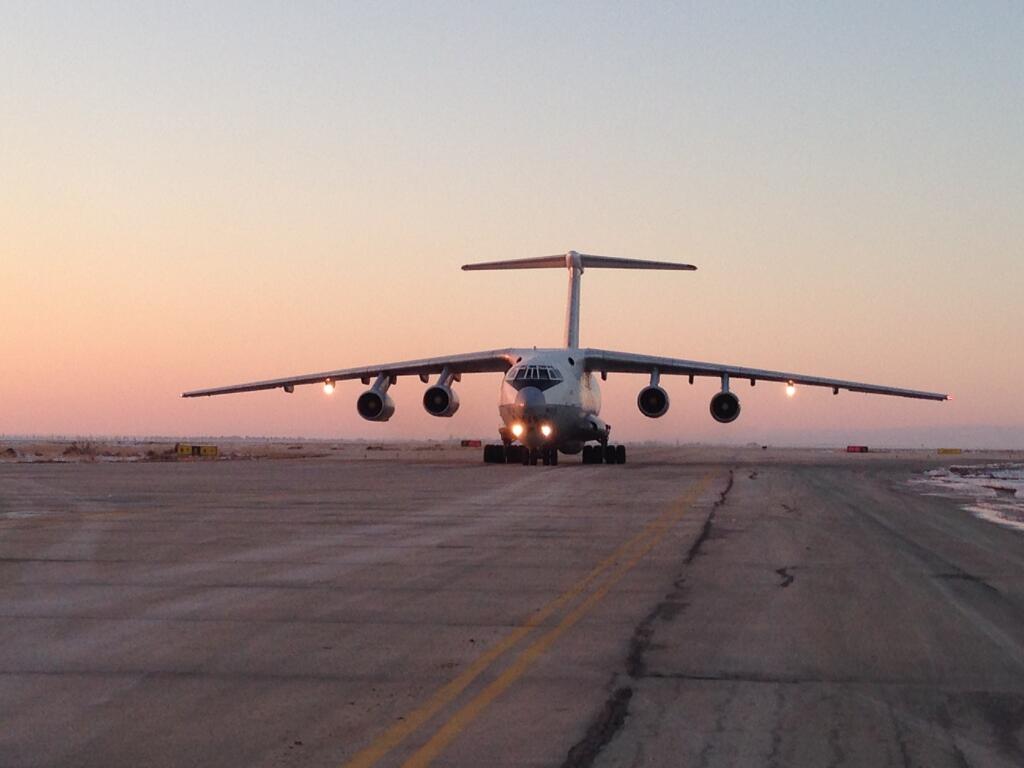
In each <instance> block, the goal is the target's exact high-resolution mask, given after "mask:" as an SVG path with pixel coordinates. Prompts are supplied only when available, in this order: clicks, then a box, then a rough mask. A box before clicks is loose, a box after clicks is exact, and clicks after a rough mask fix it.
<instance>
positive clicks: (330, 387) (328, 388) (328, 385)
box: [324, 379, 334, 395]
mask: <svg viewBox="0 0 1024 768" xmlns="http://www.w3.org/2000/svg"><path fill="white" fill-rule="evenodd" d="M324 394H325V395H333V394H334V381H332V380H331V379H327V381H325V382H324Z"/></svg>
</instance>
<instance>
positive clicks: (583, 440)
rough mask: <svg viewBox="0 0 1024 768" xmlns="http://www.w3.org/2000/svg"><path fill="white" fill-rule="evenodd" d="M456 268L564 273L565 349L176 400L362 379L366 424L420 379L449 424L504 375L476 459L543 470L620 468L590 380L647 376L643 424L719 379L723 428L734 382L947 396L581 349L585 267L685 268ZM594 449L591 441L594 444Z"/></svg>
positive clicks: (277, 382)
mask: <svg viewBox="0 0 1024 768" xmlns="http://www.w3.org/2000/svg"><path fill="white" fill-rule="evenodd" d="M462 269H463V270H466V271H473V270H485V269H487V270H489V269H566V270H568V273H569V295H568V302H567V307H566V313H565V344H564V345H563V346H562V347H557V348H549V349H537V348H536V347H533V348H509V349H494V350H489V351H485V352H470V353H468V354H458V355H448V356H443V357H430V358H425V359H422V360H406V361H403V362H397V363H384V364H381V365H366V366H360V367H358V368H341V369H339V370H334V371H324V372H321V373H310V374H304V375H301V376H290V377H288V378H284V379H270V380H267V381H254V382H249V383H246V384H235V385H232V386H227V387H216V388H213V389H198V390H193V391H191V392H185V393H183V394H182V397H207V396H210V395H226V394H233V393H236V392H253V391H257V390H266V389H282V390H284V391H285V392H288V393H291V392H294V391H295V387H297V386H301V385H306V384H322V385H323V386H324V391H325V392H328V393H330V392H332V391H333V390H334V386H335V384H336V383H337V382H339V381H345V380H350V379H360V380H361V381H362V383H363V384H364V385H368V386H369V389H367V390H366V391H365V392H363V393H362V394H361V395H360V396H359V398H358V399H357V400H356V410H357V411H358V412H359V415H360V416H362V417H363V418H364V419H366V420H368V421H388V420H389V419H390V418H391V417H392V416H393V415H394V412H395V403H394V400H392V398H391V396H390V395H389V394H388V388H389V387H391V386H392V385H394V384H395V382H396V381H397V380H398V377H399V376H419V378H420V381H422V382H423V383H424V384H427V383H429V381H430V377H431V376H434V375H436V376H437V379H436V380H435V381H434V383H433V384H432V385H431V386H429V387H427V389H426V391H425V392H424V394H423V407H424V408H425V409H426V411H427V413H429V414H430V415H432V416H437V417H441V418H447V417H451V416H454V415H455V412H456V411H458V409H459V398H458V395H457V394H456V392H455V390H454V388H453V384H454V383H456V382H459V381H461V380H462V376H463V375H464V374H471V373H501V374H503V376H502V381H501V389H500V393H499V402H498V414H499V416H500V418H501V426H500V427H499V428H498V435H499V437H500V439H501V442H500V443H493V444H488V445H486V446H484V451H483V459H484V461H485V462H487V463H491V464H504V463H522V464H528V465H534V466H535V465H536V464H537V463H538V462H541V463H543V464H544V465H555V464H557V463H558V455H559V453H562V454H567V455H573V454H580V453H582V463H584V464H624V463H625V462H626V448H625V446H624V445H614V444H612V443H611V442H610V435H611V426H610V425H609V424H607V423H605V422H604V421H602V420H601V419H600V418H599V415H598V414H599V413H600V411H601V390H600V387H599V385H598V381H597V379H598V378H600V379H601V380H605V379H607V377H608V374H609V373H632V374H643V375H645V376H649V377H650V378H649V382H648V383H647V384H646V385H645V386H644V387H643V388H642V389H641V390H640V392H639V394H638V395H637V399H636V403H637V408H639V410H640V412H641V413H642V414H643V415H644V416H647V417H649V418H652V419H657V418H661V417H662V416H664V415H665V414H666V413H667V412H668V409H669V396H668V392H666V391H665V389H664V388H663V387H662V386H661V377H662V376H686V377H688V379H689V382H690V384H693V381H694V378H695V377H698V376H709V377H714V378H718V379H719V380H720V382H721V390H720V391H719V392H718V393H717V394H715V395H714V396H713V397H712V398H711V403H710V406H709V410H710V411H711V417H712V418H713V419H714V420H715V421H717V422H719V423H722V424H729V423H731V422H733V421H735V420H736V418H737V417H738V416H739V415H740V400H739V397H737V396H736V393H735V392H733V391H732V389H731V385H732V382H733V381H735V380H737V379H739V380H749V381H750V385H751V386H754V385H755V384H756V383H757V382H759V381H771V382H781V383H784V384H786V392H787V394H788V395H790V396H792V395H793V394H794V392H795V387H796V386H797V385H798V384H799V385H807V386H811V387H828V388H831V389H832V393H833V394H836V395H837V394H839V390H848V391H850V392H864V393H868V394H876V395H892V396H895V397H909V398H917V399H921V400H938V401H943V400H949V399H951V398H950V396H949V395H947V394H941V393H937V392H921V391H917V390H912V389H899V388H896V387H886V386H881V385H877V384H864V383H861V382H856V381H843V380H840V379H829V378H822V377H819V376H804V375H802V374H798V373H786V372H783V371H769V370H762V369H759V368H745V367H740V366H734V365H722V364H720V363H705V362H699V361H695V360H681V359H677V358H670V357H656V356H652V355H640V354H635V353H632V352H614V351H611V350H606V349H592V348H587V347H583V348H581V347H580V344H579V333H580V283H581V278H582V276H583V272H584V270H585V269H658V270H684V271H693V270H696V269H697V268H696V267H695V266H693V265H691V264H679V263H676V262H666V261H644V260H639V259H625V258H616V257H608V256H595V255H592V254H586V253H577V252H576V251H569V252H568V253H566V254H561V255H555V256H541V257H537V258H527V259H512V260H508V261H490V262H483V263H476V264H466V265H464V266H463V267H462ZM591 443H594V445H591Z"/></svg>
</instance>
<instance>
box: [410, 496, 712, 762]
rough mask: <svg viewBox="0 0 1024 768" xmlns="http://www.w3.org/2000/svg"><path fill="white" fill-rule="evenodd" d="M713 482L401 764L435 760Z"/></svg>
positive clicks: (602, 597)
mask: <svg viewBox="0 0 1024 768" xmlns="http://www.w3.org/2000/svg"><path fill="white" fill-rule="evenodd" d="M709 482H710V480H709V477H707V476H706V477H704V478H703V479H702V480H701V482H700V483H699V484H698V485H697V486H696V487H695V488H694V489H692V490H691V491H690V493H688V494H687V498H686V500H685V501H684V502H683V503H682V504H681V505H680V508H679V509H677V510H673V512H674V514H673V515H671V516H670V518H669V519H667V520H665V521H664V522H663V523H662V524H661V525H660V526H659V529H658V530H657V531H655V532H654V533H653V534H652V535H651V536H650V537H649V540H648V541H647V542H646V543H644V544H643V546H641V547H640V548H639V549H638V551H637V552H636V554H635V555H634V556H633V557H632V559H630V560H628V561H626V562H624V563H623V564H622V565H620V566H619V567H618V568H617V569H615V570H614V571H613V572H612V574H611V575H610V576H609V577H608V578H607V579H605V580H604V581H603V582H602V583H601V584H600V586H598V588H597V589H596V590H595V591H594V592H593V593H592V594H591V595H590V596H589V597H588V598H587V599H586V600H584V601H583V602H582V603H580V604H579V605H578V606H576V608H574V609H573V610H572V611H570V612H569V613H568V614H567V615H566V616H565V618H564V619H562V621H561V622H559V624H558V625H556V626H555V627H554V628H553V629H550V630H548V631H547V632H546V633H545V634H543V635H541V636H540V637H539V638H538V639H537V640H535V641H534V642H533V643H532V644H531V645H530V646H528V647H527V648H526V649H525V650H523V651H522V652H521V653H520V654H519V655H518V656H517V657H516V659H515V661H514V662H513V663H512V664H511V665H509V667H508V668H507V669H506V670H505V671H504V672H502V673H501V675H499V676H498V677H497V678H495V680H494V681H493V682H491V683H490V684H488V685H487V687H486V688H484V689H483V690H482V691H481V692H480V693H479V694H477V695H476V696H475V697H474V698H473V699H472V700H471V701H470V702H469V703H468V704H466V705H465V706H463V707H462V708H461V709H460V710H459V711H458V712H456V713H455V714H454V715H452V716H451V718H449V719H448V721H447V722H446V723H445V724H444V725H442V726H441V727H440V728H439V729H438V730H437V732H436V733H435V734H434V735H433V736H432V737H431V738H430V740H429V741H427V743H426V744H424V745H423V746H422V747H420V749H419V750H417V751H416V753H415V754H413V755H412V757H410V758H409V759H408V760H406V761H405V762H404V763H403V764H402V768H425V766H428V765H430V763H431V761H433V760H434V758H436V757H437V756H438V755H439V754H440V753H441V751H442V750H443V749H444V748H445V747H446V746H448V744H449V743H450V742H451V741H452V739H454V738H455V737H456V736H458V735H459V734H460V733H461V732H462V731H463V730H464V729H465V728H466V726H467V725H469V724H470V723H471V722H473V720H475V719H476V718H477V717H478V716H479V715H480V714H481V713H482V712H483V711H484V710H485V709H486V708H487V707H488V706H489V705H490V704H491V702H493V701H494V700H495V699H496V698H498V696H500V695H501V694H502V693H504V692H505V691H506V690H507V689H508V688H509V687H510V686H511V685H512V684H513V683H515V682H516V680H518V679H519V678H520V677H522V676H523V674H524V673H525V672H526V670H527V669H529V668H530V666H531V665H532V664H533V663H534V662H535V661H537V659H539V658H540V657H541V656H542V655H543V654H544V652H545V651H547V650H548V649H549V648H550V647H551V646H552V645H554V643H555V641H556V640H558V638H559V637H561V636H562V635H563V634H564V633H565V632H566V631H568V630H569V629H570V628H571V627H572V626H573V625H575V624H576V623H577V622H578V621H579V620H580V619H582V618H583V617H584V616H586V615H587V614H588V613H589V612H590V611H591V609H593V608H594V606H596V605H597V604H598V603H599V602H601V600H602V599H604V597H605V595H607V594H608V592H609V591H610V590H611V588H612V587H614V586H615V585H616V584H617V583H618V582H619V581H620V580H621V579H622V578H623V577H624V576H625V575H626V574H627V573H629V572H630V571H631V570H633V568H634V567H635V566H636V564H637V563H639V562H640V561H641V560H642V559H643V558H644V556H645V555H646V554H647V553H648V552H650V551H651V550H652V549H654V547H656V546H657V545H658V544H659V543H660V542H661V539H662V535H663V534H664V533H665V532H666V531H667V530H669V528H671V527H672V525H673V524H674V523H675V522H677V521H678V520H679V519H680V518H681V517H682V516H683V513H684V512H685V511H686V509H687V507H688V506H689V505H690V504H691V503H693V501H694V500H695V499H697V498H698V497H699V495H700V494H701V493H702V492H703V491H704V489H705V488H706V487H707V485H708V483H709Z"/></svg>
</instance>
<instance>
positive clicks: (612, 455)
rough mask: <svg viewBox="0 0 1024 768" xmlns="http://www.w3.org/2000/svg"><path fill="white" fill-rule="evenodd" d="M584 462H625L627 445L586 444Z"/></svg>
mask: <svg viewBox="0 0 1024 768" xmlns="http://www.w3.org/2000/svg"><path fill="white" fill-rule="evenodd" d="M583 463H584V464H625V463H626V446H624V445H584V446H583Z"/></svg>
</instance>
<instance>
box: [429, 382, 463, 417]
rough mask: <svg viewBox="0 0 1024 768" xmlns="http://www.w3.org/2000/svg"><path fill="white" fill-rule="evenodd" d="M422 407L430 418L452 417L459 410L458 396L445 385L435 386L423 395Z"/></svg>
mask: <svg viewBox="0 0 1024 768" xmlns="http://www.w3.org/2000/svg"><path fill="white" fill-rule="evenodd" d="M423 407H424V408H426V409H427V413H429V414H430V415H431V416H454V415H455V412H456V411H457V410H459V396H458V395H456V394H455V390H453V389H452V388H451V387H449V386H447V385H445V384H435V385H434V386H432V387H430V388H429V389H427V391H426V392H424V393H423Z"/></svg>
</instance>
